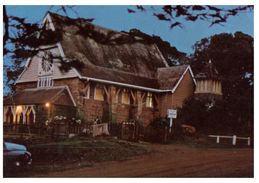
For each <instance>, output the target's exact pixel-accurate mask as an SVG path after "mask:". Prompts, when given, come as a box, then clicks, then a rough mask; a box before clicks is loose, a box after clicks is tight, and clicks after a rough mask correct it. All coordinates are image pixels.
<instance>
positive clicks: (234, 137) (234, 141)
mask: <svg viewBox="0 0 259 183" xmlns="http://www.w3.org/2000/svg"><path fill="white" fill-rule="evenodd" d="M236 143H237V136H236V135H233V145H236Z"/></svg>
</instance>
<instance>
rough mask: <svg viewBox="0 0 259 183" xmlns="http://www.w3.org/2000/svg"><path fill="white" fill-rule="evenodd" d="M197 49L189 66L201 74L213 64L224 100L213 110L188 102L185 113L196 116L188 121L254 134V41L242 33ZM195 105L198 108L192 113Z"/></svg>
mask: <svg viewBox="0 0 259 183" xmlns="http://www.w3.org/2000/svg"><path fill="white" fill-rule="evenodd" d="M194 49H195V52H194V54H193V55H192V58H191V62H190V63H191V66H192V68H193V70H194V72H195V73H198V72H199V71H200V70H201V69H202V67H203V65H204V63H205V62H208V61H209V60H211V61H212V62H213V64H214V65H215V66H216V68H217V70H218V72H219V76H220V77H221V78H222V79H221V80H222V89H223V100H222V101H221V102H217V103H216V104H215V105H213V108H211V109H210V110H208V109H207V108H206V103H207V101H195V100H194V99H193V100H191V101H188V102H187V103H186V106H185V107H184V109H183V111H185V112H183V113H184V114H187V113H188V114H189V116H192V115H194V116H193V117H191V118H190V119H186V120H187V121H188V120H192V121H193V122H192V123H196V125H198V126H200V127H201V128H203V127H204V125H205V126H206V124H210V122H212V124H210V125H209V126H211V127H213V124H214V122H215V123H220V124H223V126H222V128H221V129H222V130H224V128H226V127H229V129H231V130H232V131H233V132H239V133H244V132H247V131H248V130H249V129H248V128H250V132H251V123H252V121H253V100H254V97H253V88H254V82H253V75H254V74H253V68H254V57H253V55H254V47H253V38H252V37H251V36H248V35H245V34H243V33H241V32H236V33H235V34H234V35H232V34H226V33H222V34H218V35H214V36H211V37H209V38H204V39H202V40H200V41H198V42H197V43H196V44H195V45H194ZM194 105H195V106H196V108H195V109H192V107H193V106H194ZM191 106H192V107H191ZM197 106H200V107H197ZM204 107H205V108H204ZM196 110H199V111H198V112H197V111H196ZM208 111H210V112H209V113H208ZM190 114H192V115H190ZM195 114H197V115H202V116H203V117H204V118H205V119H198V118H199V117H197V116H196V117H195ZM200 118H202V117H200ZM215 119H216V121H215ZM217 120H218V121H217ZM249 123H250V124H249ZM249 125H250V127H248V126H249ZM214 127H215V126H214Z"/></svg>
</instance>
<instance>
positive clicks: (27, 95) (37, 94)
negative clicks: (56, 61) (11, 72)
mask: <svg viewBox="0 0 259 183" xmlns="http://www.w3.org/2000/svg"><path fill="white" fill-rule="evenodd" d="M60 97H63V98H62V100H63V102H62V101H60V100H59V98H60ZM64 101H65V102H64ZM46 102H51V103H52V104H57V105H68V106H75V105H76V104H75V102H74V99H73V98H72V95H71V94H70V93H69V91H68V88H67V87H65V86H63V87H50V88H30V89H24V90H22V91H18V92H16V93H15V94H14V95H13V96H10V97H7V98H5V99H4V105H31V104H45V103H46Z"/></svg>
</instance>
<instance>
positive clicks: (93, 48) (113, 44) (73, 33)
mask: <svg viewBox="0 0 259 183" xmlns="http://www.w3.org/2000/svg"><path fill="white" fill-rule="evenodd" d="M50 16H51V19H52V22H53V24H54V27H55V29H56V30H57V31H59V32H60V33H62V40H61V45H62V48H63V49H64V52H65V56H66V57H68V58H70V59H75V60H79V61H80V62H83V63H84V64H88V65H94V66H100V67H104V68H110V69H113V70H117V71H124V72H129V73H131V74H134V75H136V76H141V77H148V78H154V77H155V73H156V70H157V68H159V67H165V66H166V63H165V60H164V58H163V56H162V54H161V53H160V51H159V50H158V48H157V46H156V45H155V44H153V43H150V41H147V40H145V39H144V38H141V37H136V36H132V35H130V34H128V33H125V32H116V31H113V30H109V29H106V28H103V27H100V26H96V25H93V24H91V23H89V22H87V21H86V20H85V19H71V18H68V17H64V16H60V15H57V14H54V13H50ZM143 71H144V72H143ZM81 74H82V75H87V73H85V72H81Z"/></svg>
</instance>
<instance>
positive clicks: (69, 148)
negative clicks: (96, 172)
mask: <svg viewBox="0 0 259 183" xmlns="http://www.w3.org/2000/svg"><path fill="white" fill-rule="evenodd" d="M27 148H28V150H29V151H30V152H31V153H32V156H33V164H32V166H31V167H30V168H29V169H26V170H22V171H19V174H17V172H16V173H15V175H13V173H11V176H19V177H20V176H22V177H23V176H30V175H32V174H34V173H44V172H46V173H47V172H50V171H62V170H67V169H74V168H79V167H86V166H93V165H94V163H95V162H100V161H110V160H115V161H123V160H126V159H129V158H130V157H132V156H137V155H141V154H145V153H148V152H150V151H151V150H150V149H149V148H148V147H147V145H144V144H141V143H134V142H128V141H124V140H118V139H113V138H95V139H92V138H89V139H86V138H81V139H71V140H65V141H59V142H50V143H39V144H31V145H30V144H28V145H27Z"/></svg>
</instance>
